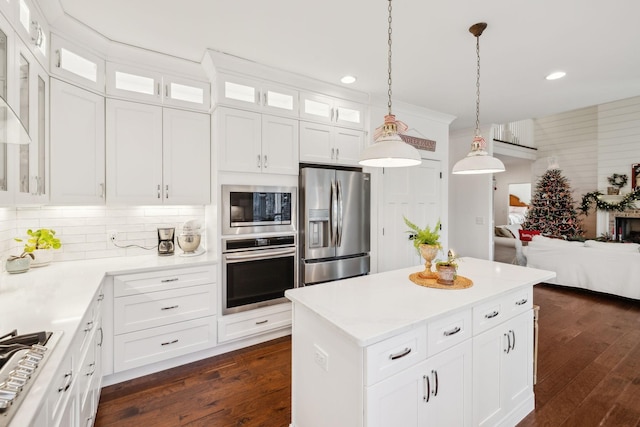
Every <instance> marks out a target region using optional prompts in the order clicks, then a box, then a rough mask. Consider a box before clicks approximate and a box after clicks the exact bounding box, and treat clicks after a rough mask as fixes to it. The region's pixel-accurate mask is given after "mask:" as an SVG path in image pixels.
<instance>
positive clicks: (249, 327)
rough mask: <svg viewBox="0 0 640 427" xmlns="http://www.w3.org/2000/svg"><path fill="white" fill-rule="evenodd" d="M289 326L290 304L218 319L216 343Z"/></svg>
mask: <svg viewBox="0 0 640 427" xmlns="http://www.w3.org/2000/svg"><path fill="white" fill-rule="evenodd" d="M289 326H291V304H290V303H282V304H275V305H272V306H268V307H262V308H257V309H254V310H248V311H243V312H240V313H235V314H228V315H225V316H221V317H219V318H218V341H219V342H221V343H222V342H226V341H232V340H237V339H240V338H246V337H250V336H253V335H257V334H261V333H264V332H267V331H273V330H276V329H281V328H286V327H289Z"/></svg>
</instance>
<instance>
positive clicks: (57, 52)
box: [56, 49, 62, 68]
mask: <svg viewBox="0 0 640 427" xmlns="http://www.w3.org/2000/svg"><path fill="white" fill-rule="evenodd" d="M56 57H57V58H58V60H57V61H56V68H60V67H61V66H62V56H61V55H60V49H57V50H56Z"/></svg>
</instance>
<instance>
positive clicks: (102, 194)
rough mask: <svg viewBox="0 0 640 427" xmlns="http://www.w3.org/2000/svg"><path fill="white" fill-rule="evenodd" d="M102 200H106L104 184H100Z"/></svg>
mask: <svg viewBox="0 0 640 427" xmlns="http://www.w3.org/2000/svg"><path fill="white" fill-rule="evenodd" d="M100 198H101V199H104V182H101V183H100Z"/></svg>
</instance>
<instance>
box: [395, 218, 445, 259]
mask: <svg viewBox="0 0 640 427" xmlns="http://www.w3.org/2000/svg"><path fill="white" fill-rule="evenodd" d="M403 218H404V223H405V224H406V225H407V227H409V229H408V230H407V233H409V234H410V236H409V240H412V241H413V246H414V247H415V248H416V250H417V251H418V252H419V251H420V245H434V246H437V247H438V249H440V248H442V246H441V245H440V220H438V222H437V223H436V225H435V227H433V229H431V228H430V227H429V225H427V226H426V227H425V228H420V227H418V226H417V225H415V224H414V223H413V222H411V221H409V220H408V219H407V217H405V216H403Z"/></svg>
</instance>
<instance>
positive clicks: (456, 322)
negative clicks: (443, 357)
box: [427, 309, 472, 356]
mask: <svg viewBox="0 0 640 427" xmlns="http://www.w3.org/2000/svg"><path fill="white" fill-rule="evenodd" d="M471 335H472V327H471V309H468V310H463V311H459V312H457V313H453V314H450V315H447V316H445V317H443V318H440V319H438V320H435V321H433V322H429V324H428V326H427V356H432V355H434V354H436V353H440V352H441V351H442V350H446V349H447V348H449V347H452V346H454V345H456V344H458V343H461V342H462V341H464V340H466V339H468V338H471Z"/></svg>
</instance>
